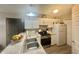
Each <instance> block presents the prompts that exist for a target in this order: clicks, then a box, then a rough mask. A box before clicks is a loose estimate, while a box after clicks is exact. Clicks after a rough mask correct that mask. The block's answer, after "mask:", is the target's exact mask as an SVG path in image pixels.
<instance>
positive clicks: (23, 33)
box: [0, 4, 73, 54]
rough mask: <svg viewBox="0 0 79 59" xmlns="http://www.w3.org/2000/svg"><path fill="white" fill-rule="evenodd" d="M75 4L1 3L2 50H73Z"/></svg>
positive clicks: (31, 52)
mask: <svg viewBox="0 0 79 59" xmlns="http://www.w3.org/2000/svg"><path fill="white" fill-rule="evenodd" d="M72 6H73V5H72V4H44V5H43V4H41V5H40V4H37V5H32V4H29V5H27V4H24V5H21V4H14V5H12V4H11V5H8V4H7V5H0V8H1V9H0V22H1V23H0V26H1V29H0V31H1V33H0V35H1V36H0V45H1V46H2V48H1V54H71V53H72Z"/></svg>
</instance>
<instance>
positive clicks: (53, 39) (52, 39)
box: [51, 34, 56, 45]
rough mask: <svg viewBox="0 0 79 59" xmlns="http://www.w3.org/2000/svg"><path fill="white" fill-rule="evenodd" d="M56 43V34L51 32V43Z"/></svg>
mask: <svg viewBox="0 0 79 59" xmlns="http://www.w3.org/2000/svg"><path fill="white" fill-rule="evenodd" d="M55 44H56V35H55V34H52V35H51V45H55Z"/></svg>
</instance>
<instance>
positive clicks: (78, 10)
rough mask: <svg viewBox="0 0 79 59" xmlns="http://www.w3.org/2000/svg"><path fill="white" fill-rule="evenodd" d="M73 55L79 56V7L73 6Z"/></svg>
mask: <svg viewBox="0 0 79 59" xmlns="http://www.w3.org/2000/svg"><path fill="white" fill-rule="evenodd" d="M72 53H75V54H79V5H73V6H72Z"/></svg>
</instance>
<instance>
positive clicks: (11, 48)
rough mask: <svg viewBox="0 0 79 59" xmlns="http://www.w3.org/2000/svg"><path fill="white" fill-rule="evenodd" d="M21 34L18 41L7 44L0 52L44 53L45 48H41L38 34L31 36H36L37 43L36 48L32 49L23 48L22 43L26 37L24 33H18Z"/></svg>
mask: <svg viewBox="0 0 79 59" xmlns="http://www.w3.org/2000/svg"><path fill="white" fill-rule="evenodd" d="M20 34H21V35H23V38H22V39H21V41H20V42H18V43H15V44H9V45H8V46H7V47H6V48H5V49H4V50H3V51H2V52H1V54H46V52H45V50H44V49H43V47H42V45H41V43H40V36H39V35H37V34H35V35H33V36H32V37H36V38H37V42H38V44H39V47H38V48H34V49H27V48H25V45H24V43H26V42H25V41H26V40H27V39H26V37H27V35H26V33H20Z"/></svg>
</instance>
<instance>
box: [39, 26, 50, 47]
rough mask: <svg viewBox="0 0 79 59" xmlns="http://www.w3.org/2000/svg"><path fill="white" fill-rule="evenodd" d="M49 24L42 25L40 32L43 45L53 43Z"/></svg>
mask: <svg viewBox="0 0 79 59" xmlns="http://www.w3.org/2000/svg"><path fill="white" fill-rule="evenodd" d="M47 30H48V29H47V25H40V31H39V34H40V35H41V44H42V46H47V45H51V35H50V34H49V33H47Z"/></svg>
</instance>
